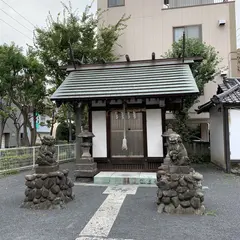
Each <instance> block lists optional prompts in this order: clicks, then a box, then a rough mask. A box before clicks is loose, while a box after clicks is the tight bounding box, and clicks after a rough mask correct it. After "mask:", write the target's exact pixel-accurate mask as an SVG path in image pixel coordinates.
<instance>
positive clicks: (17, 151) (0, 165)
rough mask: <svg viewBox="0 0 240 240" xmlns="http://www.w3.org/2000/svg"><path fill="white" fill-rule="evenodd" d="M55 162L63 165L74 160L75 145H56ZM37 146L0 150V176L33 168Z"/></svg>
mask: <svg viewBox="0 0 240 240" xmlns="http://www.w3.org/2000/svg"><path fill="white" fill-rule="evenodd" d="M55 147H56V158H57V162H59V163H63V162H68V161H72V160H74V159H75V158H76V151H75V147H76V145H75V144H62V145H56V146H55ZM39 148H40V147H39V146H36V147H22V148H8V149H0V174H2V173H6V172H14V171H20V170H26V169H31V168H34V167H35V164H36V158H37V155H38V151H39Z"/></svg>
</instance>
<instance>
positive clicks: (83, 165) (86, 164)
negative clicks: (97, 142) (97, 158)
mask: <svg viewBox="0 0 240 240" xmlns="http://www.w3.org/2000/svg"><path fill="white" fill-rule="evenodd" d="M97 173H98V170H97V163H95V162H94V160H93V158H92V157H85V158H81V159H80V161H79V162H77V163H76V170H75V171H74V176H75V177H76V178H92V177H94V176H95V175H96V174H97Z"/></svg>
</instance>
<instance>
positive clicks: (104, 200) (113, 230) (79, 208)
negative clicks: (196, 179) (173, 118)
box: [0, 164, 240, 240]
mask: <svg viewBox="0 0 240 240" xmlns="http://www.w3.org/2000/svg"><path fill="white" fill-rule="evenodd" d="M62 167H63V168H69V169H70V171H72V170H73V168H74V165H73V164H70V165H63V166H62ZM197 170H198V171H199V172H201V173H202V174H203V175H204V183H203V184H204V185H205V186H208V189H206V193H205V206H206V208H207V213H208V215H206V216H176V215H175V216H170V215H160V214H158V213H157V206H156V203H155V199H156V190H157V188H155V187H140V186H135V188H136V191H135V193H134V192H133V194H127V193H126V191H125V190H124V189H123V190H120V193H119V190H117V189H110V190H109V188H108V187H107V186H94V185H91V186H83V185H76V186H75V187H74V192H75V195H76V198H75V200H74V201H72V202H70V203H68V205H67V208H66V209H63V210H51V211H33V210H26V209H22V208H19V206H20V204H21V202H22V201H23V199H24V190H25V186H24V175H25V174H27V172H24V173H21V174H18V175H13V176H9V177H5V178H2V179H0V213H1V214H0V239H1V240H23V239H24V240H49V239H51V240H55V239H56V240H75V239H77V238H79V239H81V240H93V239H94V240H102V239H105V240H107V239H108V240H121V239H122V240H123V239H133V240H157V239H161V240H175V239H176V240H181V239H183V240H205V239H207V240H224V239H230V240H239V239H240V228H239V222H240V217H239V216H240V190H239V189H240V177H235V176H233V175H227V174H225V173H223V172H221V171H218V170H217V169H215V168H209V167H202V168H200V169H197ZM121 191H122V193H121ZM124 192H125V193H124ZM111 194H115V195H114V196H112V195H111ZM124 194H125V195H124ZM109 196H111V197H109ZM114 199H116V200H117V204H116V203H115V200H114ZM109 203H110V205H109ZM109 206H110V207H109ZM108 208H109V210H108ZM102 210H103V212H104V214H105V217H106V218H105V219H106V221H109V218H111V219H112V220H111V221H110V222H103V221H102V220H100V227H99V225H98V227H97V228H96V227H95V228H92V227H91V226H93V227H94V226H97V224H96V223H97V222H99V221H98V220H99V219H104V218H102V217H101V216H102V215H101V214H100V215H99V213H100V212H101V211H102ZM108 214H109V218H107V216H108ZM110 215H111V216H110ZM99 216H100V218H99ZM96 220H97V221H96ZM101 221H102V222H101ZM104 224H105V225H104ZM89 226H90V227H89ZM101 227H102V229H103V230H101ZM106 228H107V231H105V230H104V229H106ZM84 229H85V230H86V231H85V233H86V234H87V235H81V233H84ZM91 229H95V230H91ZM94 231H97V232H94ZM99 231H100V232H101V231H102V233H101V234H103V235H102V236H95V235H96V234H99V233H100V232H99ZM79 234H80V235H79ZM89 234H92V235H89ZM94 234H95V235H94ZM104 234H105V235H104Z"/></svg>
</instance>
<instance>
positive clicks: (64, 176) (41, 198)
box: [21, 170, 74, 209]
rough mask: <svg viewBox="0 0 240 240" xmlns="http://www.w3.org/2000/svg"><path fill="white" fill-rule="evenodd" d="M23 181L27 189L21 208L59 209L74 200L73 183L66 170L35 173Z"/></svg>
mask: <svg viewBox="0 0 240 240" xmlns="http://www.w3.org/2000/svg"><path fill="white" fill-rule="evenodd" d="M25 179H26V182H25V185H26V186H27V188H26V190H25V199H24V203H23V204H22V205H21V207H23V208H30V209H60V208H64V207H65V204H66V203H67V202H69V201H71V200H73V199H74V194H73V191H72V187H73V186H74V183H73V182H72V180H71V179H70V178H69V177H68V170H63V171H56V172H50V173H47V174H40V173H35V174H32V175H26V176H25Z"/></svg>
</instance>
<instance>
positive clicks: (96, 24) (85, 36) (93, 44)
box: [35, 4, 128, 87]
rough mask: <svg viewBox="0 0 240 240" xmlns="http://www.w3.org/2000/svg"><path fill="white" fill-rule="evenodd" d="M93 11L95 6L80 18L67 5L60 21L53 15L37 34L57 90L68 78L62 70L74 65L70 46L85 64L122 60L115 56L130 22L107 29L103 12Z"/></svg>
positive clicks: (37, 48) (49, 73)
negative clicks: (117, 45) (122, 35)
mask: <svg viewBox="0 0 240 240" xmlns="http://www.w3.org/2000/svg"><path fill="white" fill-rule="evenodd" d="M90 9H91V6H87V7H86V9H85V11H84V12H83V14H82V15H79V14H78V12H77V11H73V9H72V7H71V5H69V7H68V6H66V5H64V4H63V11H62V13H59V14H58V16H57V19H56V20H54V19H53V17H52V16H51V15H49V16H48V19H47V22H48V26H47V27H46V28H37V29H36V31H35V47H36V51H37V53H38V56H39V58H40V59H41V61H42V62H43V63H44V65H45V68H46V70H47V74H48V76H49V77H51V79H52V84H53V86H54V87H58V86H59V85H60V84H61V83H62V81H63V80H64V78H65V76H66V72H65V71H64V70H63V69H62V67H64V66H66V65H68V64H71V65H72V63H71V62H70V52H69V50H70V45H71V46H72V50H73V52H74V58H75V59H76V60H77V61H78V63H81V64H88V63H102V62H104V61H113V60H116V59H117V58H118V57H119V56H116V55H115V54H114V45H115V44H116V42H117V40H118V38H119V36H120V35H121V33H122V31H123V30H124V29H125V28H126V24H125V22H126V21H127V19H128V18H126V17H125V16H123V17H122V18H121V19H120V20H119V21H118V22H117V23H116V24H115V25H109V26H105V25H103V24H100V20H101V16H102V13H103V11H98V12H97V13H96V14H92V13H90Z"/></svg>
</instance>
